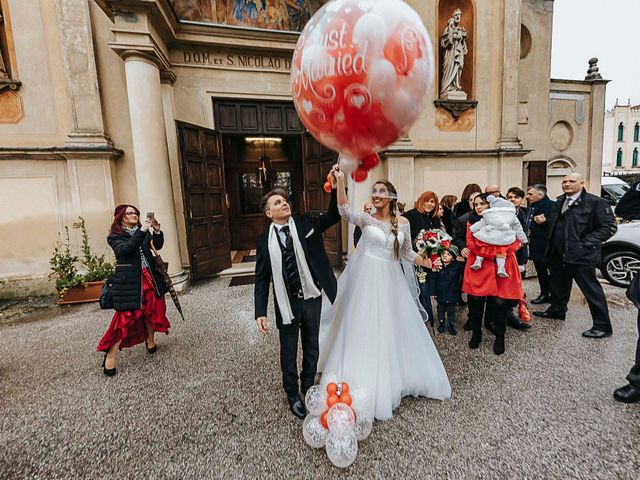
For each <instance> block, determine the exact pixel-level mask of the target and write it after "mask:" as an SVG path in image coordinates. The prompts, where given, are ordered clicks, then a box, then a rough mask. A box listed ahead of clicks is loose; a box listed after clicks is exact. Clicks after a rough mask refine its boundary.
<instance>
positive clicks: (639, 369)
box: [627, 274, 640, 388]
mask: <svg viewBox="0 0 640 480" xmlns="http://www.w3.org/2000/svg"><path fill="white" fill-rule="evenodd" d="M627 297H628V298H629V300H631V301H632V302H633V304H634V305H635V306H636V308H637V309H638V341H637V342H636V363H635V365H634V366H633V367H631V370H630V371H629V375H627V380H628V381H629V383H630V384H631V385H633V386H634V387H636V388H640V274H636V276H635V277H634V279H633V280H632V282H631V285H629V289H628V290H627Z"/></svg>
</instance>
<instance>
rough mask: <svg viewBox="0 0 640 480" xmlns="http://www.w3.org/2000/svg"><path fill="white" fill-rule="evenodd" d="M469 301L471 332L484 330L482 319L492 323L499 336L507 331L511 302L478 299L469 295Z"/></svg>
mask: <svg viewBox="0 0 640 480" xmlns="http://www.w3.org/2000/svg"><path fill="white" fill-rule="evenodd" d="M467 296H468V300H469V321H470V322H471V330H473V331H474V332H479V331H481V330H482V319H483V318H484V319H485V320H486V321H487V322H489V323H492V324H493V327H494V331H495V332H496V335H497V336H504V334H505V332H506V331H507V312H508V310H509V306H510V302H509V301H508V300H504V299H502V298H498V297H476V296H475V295H467Z"/></svg>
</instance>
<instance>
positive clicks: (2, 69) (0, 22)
mask: <svg viewBox="0 0 640 480" xmlns="http://www.w3.org/2000/svg"><path fill="white" fill-rule="evenodd" d="M3 28H4V17H3V16H2V11H1V10H0V31H1V30H2V29H3ZM1 41H2V36H0V42H1ZM0 78H9V73H8V72H7V67H6V66H5V64H4V57H3V55H2V45H0Z"/></svg>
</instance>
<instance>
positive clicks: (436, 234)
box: [415, 228, 452, 283]
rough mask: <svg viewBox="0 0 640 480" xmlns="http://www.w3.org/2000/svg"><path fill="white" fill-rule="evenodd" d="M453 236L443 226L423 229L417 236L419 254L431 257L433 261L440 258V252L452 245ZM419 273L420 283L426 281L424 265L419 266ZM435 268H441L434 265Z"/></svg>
mask: <svg viewBox="0 0 640 480" xmlns="http://www.w3.org/2000/svg"><path fill="white" fill-rule="evenodd" d="M451 240H452V239H451V237H450V236H449V234H448V233H447V232H445V231H444V230H442V229H441V228H432V229H430V230H425V229H422V230H420V233H418V235H417V236H416V239H415V245H416V249H417V250H418V254H419V255H421V256H422V257H424V258H427V257H429V258H430V259H431V261H432V262H434V263H435V261H436V260H438V259H439V258H440V254H441V253H442V252H444V251H445V250H446V249H448V248H449V247H451ZM417 270H418V272H417V275H418V280H419V281H420V283H424V282H425V281H426V278H427V274H426V272H425V271H424V270H423V269H422V267H417ZM433 270H439V267H435V266H434V267H433Z"/></svg>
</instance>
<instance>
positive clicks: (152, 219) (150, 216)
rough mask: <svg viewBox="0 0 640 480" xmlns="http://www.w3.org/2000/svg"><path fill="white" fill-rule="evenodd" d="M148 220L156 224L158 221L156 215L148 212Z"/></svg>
mask: <svg viewBox="0 0 640 480" xmlns="http://www.w3.org/2000/svg"><path fill="white" fill-rule="evenodd" d="M147 220H149V221H150V222H151V223H154V222H155V221H156V215H155V213H153V212H147Z"/></svg>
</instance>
